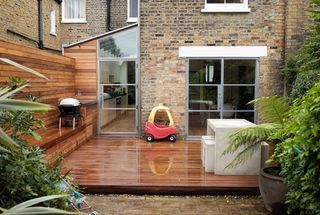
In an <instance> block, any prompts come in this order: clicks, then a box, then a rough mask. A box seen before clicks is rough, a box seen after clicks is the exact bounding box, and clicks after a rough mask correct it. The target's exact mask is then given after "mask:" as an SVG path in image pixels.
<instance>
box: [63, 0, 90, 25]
mask: <svg viewBox="0 0 320 215" xmlns="http://www.w3.org/2000/svg"><path fill="white" fill-rule="evenodd" d="M85 21H86V1H85V0H64V1H63V2H62V22H85Z"/></svg>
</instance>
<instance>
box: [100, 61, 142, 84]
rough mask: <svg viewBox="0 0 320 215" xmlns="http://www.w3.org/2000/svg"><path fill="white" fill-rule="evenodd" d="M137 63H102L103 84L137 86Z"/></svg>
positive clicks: (101, 79)
mask: <svg viewBox="0 0 320 215" xmlns="http://www.w3.org/2000/svg"><path fill="white" fill-rule="evenodd" d="M135 76H136V63H135V61H120V60H119V61H100V83H101V84H135V82H136V78H135Z"/></svg>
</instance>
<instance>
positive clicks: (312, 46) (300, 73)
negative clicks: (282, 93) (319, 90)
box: [283, 0, 320, 101]
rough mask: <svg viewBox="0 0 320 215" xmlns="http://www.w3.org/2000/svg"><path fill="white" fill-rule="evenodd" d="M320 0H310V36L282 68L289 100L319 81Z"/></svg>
mask: <svg viewBox="0 0 320 215" xmlns="http://www.w3.org/2000/svg"><path fill="white" fill-rule="evenodd" d="M319 8H320V1H319V0H312V7H311V9H310V10H309V12H310V17H311V19H312V20H313V24H314V25H313V28H312V32H311V36H310V38H309V39H308V40H307V41H306V42H305V44H304V45H303V47H302V48H301V49H300V50H299V51H298V52H297V53H296V54H295V55H293V56H292V57H291V58H289V59H288V61H287V63H286V65H285V66H284V69H283V74H284V81H285V83H286V84H287V85H289V86H291V87H292V91H291V93H290V97H291V100H292V101H293V100H294V99H296V98H299V97H302V96H303V95H305V93H306V92H307V91H308V90H309V89H310V88H311V87H313V86H314V84H315V83H317V82H318V81H320V69H319V68H320V10H319Z"/></svg>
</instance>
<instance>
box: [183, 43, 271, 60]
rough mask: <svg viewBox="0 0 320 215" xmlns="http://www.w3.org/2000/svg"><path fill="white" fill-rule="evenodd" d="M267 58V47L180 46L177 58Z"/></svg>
mask: <svg viewBox="0 0 320 215" xmlns="http://www.w3.org/2000/svg"><path fill="white" fill-rule="evenodd" d="M266 56H267V46H182V47H179V57H186V58H219V57H223V58H225V57H228V58H259V57H266Z"/></svg>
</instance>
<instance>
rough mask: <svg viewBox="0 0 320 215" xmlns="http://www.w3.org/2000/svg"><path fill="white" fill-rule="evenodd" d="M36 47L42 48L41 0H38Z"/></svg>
mask: <svg viewBox="0 0 320 215" xmlns="http://www.w3.org/2000/svg"><path fill="white" fill-rule="evenodd" d="M38 39H39V41H38V47H39V49H43V47H44V46H43V26H42V0H38Z"/></svg>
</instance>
